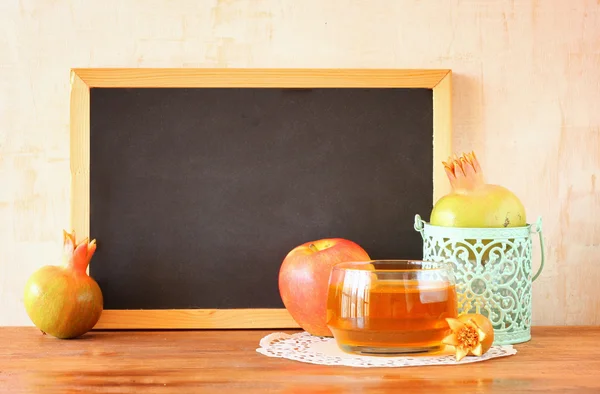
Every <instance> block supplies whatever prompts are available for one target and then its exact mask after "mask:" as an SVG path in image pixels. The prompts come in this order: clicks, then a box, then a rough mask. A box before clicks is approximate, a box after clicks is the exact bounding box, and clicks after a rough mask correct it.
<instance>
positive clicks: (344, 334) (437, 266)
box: [327, 260, 457, 355]
mask: <svg viewBox="0 0 600 394" xmlns="http://www.w3.org/2000/svg"><path fill="white" fill-rule="evenodd" d="M447 317H457V302H456V289H455V278H454V274H453V271H452V267H451V266H450V265H448V264H445V263H434V262H429V261H420V260H373V261H366V262H348V263H340V264H338V265H336V266H334V267H333V269H332V270H331V274H330V277H329V292H328V298H327V325H328V327H329V329H330V330H331V332H332V333H333V337H334V338H335V341H336V343H337V345H338V346H339V347H340V348H341V349H342V350H343V351H345V352H347V353H354V354H367V355H398V354H406V353H429V352H435V351H438V350H440V349H442V348H443V347H444V345H443V344H442V339H443V338H444V337H445V336H446V335H448V334H450V329H449V327H448V323H447V322H446V320H445V319H446V318H447Z"/></svg>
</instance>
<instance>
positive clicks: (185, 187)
mask: <svg viewBox="0 0 600 394" xmlns="http://www.w3.org/2000/svg"><path fill="white" fill-rule="evenodd" d="M433 136H434V100H433V89H430V88H426V87H422V88H415V87H411V88H404V87H381V86H378V87H368V86H358V87H356V86H355V87H345V86H338V87H319V86H313V87H311V86H305V87H286V86H281V87H274V86H265V87H260V86H255V87H244V86H220V87H219V86H206V87H202V86H190V87H184V86H176V87H166V86H158V87H151V86H146V87H135V86H124V87H122V86H116V87H90V89H89V136H88V137H89V212H88V216H89V217H88V219H89V234H90V236H91V237H93V238H96V239H97V240H98V249H97V251H96V254H95V256H94V259H93V262H92V264H91V266H90V275H91V276H92V277H94V278H95V279H96V280H97V282H98V284H99V285H100V287H101V288H102V292H103V295H104V308H105V310H106V312H105V313H108V312H109V311H132V310H138V311H140V310H141V311H155V312H157V313H158V312H160V311H174V310H175V311H186V310H190V311H192V310H195V311H215V310H217V311H236V310H237V311H238V313H239V312H240V311H241V310H245V311H280V312H285V310H284V309H283V308H284V306H283V303H282V301H281V298H280V296H279V291H278V273H279V267H280V265H281V263H282V261H283V259H284V258H285V255H286V254H287V252H289V251H290V250H291V249H292V248H294V247H295V246H297V245H299V244H301V243H304V242H307V241H311V240H316V239H319V238H327V237H341V238H347V239H350V240H353V241H355V242H357V243H358V244H360V245H361V246H362V247H363V248H364V249H365V250H366V251H367V252H368V253H369V254H370V256H371V257H372V258H375V259H386V258H413V259H418V258H421V256H422V244H421V238H420V235H419V233H418V232H416V231H415V230H414V228H413V220H414V215H415V214H416V213H427V212H429V211H430V210H431V207H432V205H433V202H434V182H433V174H434V139H433ZM236 316H237V317H236V318H235V319H238V320H239V314H238V315H236ZM209 318H210V315H208V317H206V316H205V317H203V319H209ZM218 319H221V318H217V323H214V322H213V323H211V324H208V326H219V325H222V326H238V325H239V326H247V325H248V324H247V323H239V322H238V323H227V322H226V323H224V324H220V323H219V321H220V320H218ZM235 319H234V320H235ZM252 319H253V318H252V317H250V318H249V321H253V320H252ZM130 323H131V322H130ZM140 324H142V323H139V321H138V324H135V323H133V324H129V325H130V326H139V325H140ZM168 324H169V325H170V326H178V324H177V323H173V322H171V323H168ZM252 324H254V323H252ZM113 325H114V324H113ZM142 325H146V323H143V324H142ZM263 325H266V326H269V323H264V324H263ZM200 326H203V325H202V324H200Z"/></svg>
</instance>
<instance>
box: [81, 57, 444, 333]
mask: <svg viewBox="0 0 600 394" xmlns="http://www.w3.org/2000/svg"><path fill="white" fill-rule="evenodd" d="M94 87H121V88H127V87H137V88H140V87H141V88H149V87H193V88H203V87H325V88H331V87H343V88H351V87H371V88H391V87H393V88H425V89H433V99H434V103H433V108H434V111H433V119H432V121H433V149H434V162H433V169H434V170H433V174H432V175H431V176H432V182H433V190H434V193H433V199H434V201H435V200H437V199H438V198H439V197H440V196H441V195H442V194H443V193H445V192H447V191H448V190H449V189H448V181H447V178H446V174H445V172H444V169H443V167H442V164H441V162H442V160H445V159H446V158H447V157H448V156H449V155H450V154H451V142H452V138H451V137H452V84H451V71H450V70H412V69H410V70H404V69H395V70H392V69H212V68H211V69H208V68H149V69H146V68H143V69H137V68H136V69H127V68H93V69H86V68H77V69H72V71H71V113H70V120H71V123H70V124H71V161H72V165H71V171H72V183H73V184H72V196H73V197H72V203H71V225H72V228H73V229H75V230H76V232H77V236H78V238H82V237H88V236H92V237H93V234H89V216H90V215H89V212H90V201H89V199H90V195H89V187H90V148H89V144H90V135H89V134H90V108H89V107H90V88H94ZM88 272H89V269H88ZM297 327H298V324H297V323H296V322H295V321H294V320H293V319H292V318H291V316H290V315H289V313H288V312H287V310H285V309H268V310H267V309H246V310H213V309H190V310H105V311H104V312H103V314H102V317H101V319H100V321H99V322H98V324H97V325H96V328H102V329H162V328H297Z"/></svg>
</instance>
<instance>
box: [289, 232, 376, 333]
mask: <svg viewBox="0 0 600 394" xmlns="http://www.w3.org/2000/svg"><path fill="white" fill-rule="evenodd" d="M368 260H371V258H370V257H369V255H368V254H367V252H365V250H364V249H363V248H361V247H360V246H359V245H357V244H356V243H354V242H352V241H349V240H347V239H343V238H327V239H320V240H318V241H312V242H307V243H305V244H302V245H300V246H297V247H295V248H294V249H292V250H291V251H290V252H289V253H288V254H287V256H286V257H285V259H284V260H283V263H282V264H281V268H280V270H279V294H280V295H281V300H282V301H283V304H284V305H285V308H286V309H287V310H288V312H289V313H290V315H291V316H292V318H293V319H294V320H295V321H296V323H298V325H299V326H300V327H302V329H304V330H305V331H306V332H308V333H309V334H311V335H316V336H326V337H331V336H333V335H332V333H331V331H330V330H329V328H328V327H327V325H326V319H327V290H328V287H329V274H330V273H331V268H332V267H333V266H334V265H336V264H339V263H343V262H347V261H368Z"/></svg>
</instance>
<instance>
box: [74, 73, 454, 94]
mask: <svg viewBox="0 0 600 394" xmlns="http://www.w3.org/2000/svg"><path fill="white" fill-rule="evenodd" d="M73 72H75V73H76V74H77V75H78V76H79V77H80V78H81V79H82V80H83V81H84V82H85V83H86V84H87V85H88V86H89V87H123V88H125V87H135V88H145V87H173V88H177V87H192V88H197V87H268V88H276V87H287V88H307V87H308V88H310V87H314V88H332V87H353V88H366V87H369V88H387V87H397V88H429V89H432V88H433V87H434V86H436V85H437V84H438V83H439V82H440V81H441V80H442V78H444V76H446V74H448V70H404V69H351V68H339V69H311V68H307V69H298V68H293V69H286V68H273V69H269V68H247V69H235V68H228V69H215V68H100V69H97V68H96V69H94V68H91V69H80V68H77V69H74V70H73Z"/></svg>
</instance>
